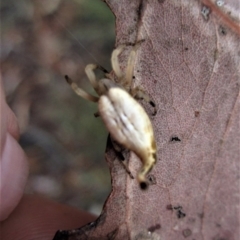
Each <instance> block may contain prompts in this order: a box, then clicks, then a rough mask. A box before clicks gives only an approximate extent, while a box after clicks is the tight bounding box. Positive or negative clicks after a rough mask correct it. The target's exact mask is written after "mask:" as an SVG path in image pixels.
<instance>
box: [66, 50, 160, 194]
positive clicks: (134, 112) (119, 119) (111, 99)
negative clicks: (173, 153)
mask: <svg viewBox="0 0 240 240" xmlns="http://www.w3.org/2000/svg"><path fill="white" fill-rule="evenodd" d="M123 48H124V46H120V47H118V48H117V49H115V50H114V51H113V53H112V58H111V63H112V68H113V71H114V74H115V77H114V76H113V75H112V74H110V73H108V72H107V71H106V70H105V69H104V68H103V67H101V66H99V65H95V64H88V65H87V66H86V68H85V72H86V74H87V76H88V78H89V81H90V83H91V85H92V86H93V88H94V90H95V91H96V93H97V94H98V97H96V96H93V95H91V94H89V93H87V92H85V91H84V90H82V89H81V88H79V87H78V86H77V84H76V83H74V82H73V81H72V80H71V79H70V78H69V77H67V76H66V80H67V82H68V83H69V84H70V85H71V87H72V89H73V90H74V91H75V92H76V93H77V94H78V95H79V96H81V97H82V98H84V99H87V100H89V101H93V102H98V110H99V114H100V116H101V117H102V119H103V121H104V123H105V125H106V127H107V129H108V130H109V132H110V135H111V137H112V138H113V139H114V140H115V141H117V142H118V143H119V144H121V145H123V146H124V147H125V148H127V149H129V150H131V151H133V152H134V153H135V154H136V155H137V156H138V157H139V158H140V159H141V161H142V163H143V166H142V169H141V170H140V171H139V173H138V181H139V183H140V186H141V188H142V189H145V188H146V187H147V186H148V183H147V179H146V176H147V174H148V173H149V172H150V171H151V169H152V167H153V166H154V164H155V162H156V159H157V158H156V143H155V139H154V134H153V128H152V124H151V121H150V119H149V117H148V115H147V113H146V112H145V110H144V109H143V107H142V106H141V105H140V104H139V103H138V102H137V101H136V100H135V99H144V100H146V101H147V102H149V103H150V104H151V105H152V106H153V107H154V114H155V113H156V110H155V104H154V103H153V101H151V100H150V98H149V97H148V95H146V94H145V93H144V92H143V91H142V90H141V89H140V88H138V87H135V88H132V79H133V71H134V63H135V56H136V48H137V47H136V46H135V47H134V48H133V50H132V51H131V52H130V55H129V58H128V64H127V67H126V73H124V72H123V71H122V70H121V68H120V65H119V61H118V56H119V54H120V53H121V52H122V51H123ZM97 68H98V69H100V70H102V71H103V72H104V73H105V78H103V79H100V80H98V81H97V79H96V75H95V73H94V70H95V69H97Z"/></svg>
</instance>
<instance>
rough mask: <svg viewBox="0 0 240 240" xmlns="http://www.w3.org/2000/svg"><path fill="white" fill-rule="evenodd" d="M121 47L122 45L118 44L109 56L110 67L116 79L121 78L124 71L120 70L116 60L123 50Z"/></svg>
mask: <svg viewBox="0 0 240 240" xmlns="http://www.w3.org/2000/svg"><path fill="white" fill-rule="evenodd" d="M123 48H124V46H123V45H120V46H118V47H117V48H116V49H115V50H113V52H112V57H111V63H112V68H113V71H114V73H115V74H116V76H117V78H118V79H122V78H123V77H124V73H123V72H122V70H121V68H120V65H119V61H118V56H119V54H120V53H121V52H122V51H123Z"/></svg>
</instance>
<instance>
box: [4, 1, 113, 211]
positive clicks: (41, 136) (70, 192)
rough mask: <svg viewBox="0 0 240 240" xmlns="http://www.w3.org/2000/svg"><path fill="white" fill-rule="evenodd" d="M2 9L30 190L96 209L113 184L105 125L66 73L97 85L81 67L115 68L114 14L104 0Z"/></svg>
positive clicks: (7, 76)
mask: <svg viewBox="0 0 240 240" xmlns="http://www.w3.org/2000/svg"><path fill="white" fill-rule="evenodd" d="M0 10H1V70H2V76H3V84H4V88H5V91H6V96H7V101H8V103H9V105H10V106H11V108H12V109H13V111H14V112H15V114H16V115H17V118H18V120H19V126H20V131H21V139H20V143H21V145H22V147H23V148H24V150H25V152H26V154H27V155H28V158H29V164H30V176H29V181H28V184H27V188H26V192H28V193H37V194H41V195H44V196H47V197H49V198H52V199H55V200H57V201H59V202H62V203H67V204H69V205H72V206H76V207H79V208H83V209H85V210H88V211H91V212H93V213H96V214H99V213H100V211H101V209H102V205H103V203H104V201H105V199H106V197H107V196H108V194H109V193H110V190H111V187H110V176H109V169H108V167H107V164H106V162H105V160H104V151H105V146H106V139H107V132H106V129H105V127H104V125H103V124H102V121H101V119H100V118H95V117H94V115H93V114H94V112H96V111H97V105H96V104H94V103H91V102H87V101H86V100H84V99H81V98H79V97H78V96H77V95H76V94H75V93H74V92H73V91H72V90H71V88H70V87H69V86H68V85H67V83H66V82H65V80H64V75H66V74H67V75H69V76H70V77H71V78H72V79H73V80H74V81H76V82H77V83H78V84H79V86H81V87H82V88H84V89H86V90H87V91H89V92H92V93H93V91H92V88H91V86H90V84H89V82H88V80H87V77H86V75H85V73H84V68H85V66H86V65H87V64H88V63H98V64H100V65H102V66H103V67H105V68H106V69H108V70H110V68H111V66H110V56H111V52H112V50H113V48H114V41H115V39H114V35H115V33H114V16H113V14H112V13H111V11H110V9H109V8H108V7H107V5H106V4H105V3H104V2H103V1H101V0H75V1H73V0H68V1H62V0H51V1H49V0H19V1H14V0H2V1H1V9H0Z"/></svg>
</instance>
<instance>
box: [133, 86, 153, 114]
mask: <svg viewBox="0 0 240 240" xmlns="http://www.w3.org/2000/svg"><path fill="white" fill-rule="evenodd" d="M131 95H132V96H133V97H134V98H135V99H138V100H142V99H143V100H144V101H146V102H148V103H149V104H150V105H151V106H152V107H153V114H152V115H153V116H155V115H156V113H157V108H156V104H155V102H154V101H153V100H152V99H151V98H150V97H149V95H148V94H146V93H145V92H144V91H143V90H141V89H139V88H134V89H132V90H131Z"/></svg>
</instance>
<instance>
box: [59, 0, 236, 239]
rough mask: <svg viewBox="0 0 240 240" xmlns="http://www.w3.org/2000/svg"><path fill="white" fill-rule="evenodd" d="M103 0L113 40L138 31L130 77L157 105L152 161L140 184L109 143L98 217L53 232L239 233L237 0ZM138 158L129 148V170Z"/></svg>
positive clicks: (105, 235)
mask: <svg viewBox="0 0 240 240" xmlns="http://www.w3.org/2000/svg"><path fill="white" fill-rule="evenodd" d="M106 2H107V4H108V5H109V6H110V8H111V9H112V11H113V13H114V14H115V16H116V34H117V38H116V39H117V44H116V45H120V44H126V43H131V44H134V43H135V42H137V41H140V40H142V39H145V42H143V43H142V44H141V47H140V48H139V49H138V56H137V61H136V65H135V84H136V85H141V86H142V87H143V88H144V89H146V91H147V92H148V93H149V94H150V95H151V96H152V97H153V98H154V100H155V102H156V105H157V108H158V113H157V115H156V116H152V117H151V120H152V123H153V126H154V131H155V136H156V140H157V146H158V162H157V164H156V166H155V167H154V168H153V170H152V172H151V174H150V178H151V179H150V180H151V181H152V185H151V186H149V188H148V190H146V191H142V190H141V189H140V188H139V185H138V183H137V181H136V179H134V180H132V179H131V178H130V177H129V176H128V175H127V173H126V172H125V170H124V169H123V167H122V165H121V164H120V163H119V161H118V160H117V159H116V156H115V155H114V152H113V151H112V150H111V149H109V148H108V149H107V152H106V159H107V162H108V164H109V167H110V170H111V175H112V187H113V190H112V193H111V194H110V196H109V198H108V199H107V201H106V203H105V206H104V209H103V212H102V214H101V216H100V217H99V218H98V220H97V221H96V222H94V223H90V224H88V225H87V226H85V227H83V228H81V229H78V230H77V231H69V232H62V235H61V234H60V233H59V237H58V238H57V237H56V238H55V239H72V240H77V239H136V240H137V239H151V240H157V239H158V240H176V239H177V240H181V239H191V240H193V239H195V240H201V239H206V240H220V239H221V240H237V239H239V237H240V221H239V202H240V189H239V188H240V182H239V179H240V164H239V158H240V153H239V143H240V137H239V112H240V99H239V79H240V72H239V69H240V46H239V45H240V44H239V42H240V38H239V34H240V27H239V19H237V13H238V16H239V11H240V9H239V2H238V0H232V1H228V2H227V1H226V3H225V2H224V1H220V0H219V1H215V2H211V1H207V0H205V1H204V3H202V2H200V1H188V0H182V1H177V0H175V1H174V0H168V1H164V0H158V1H157V0H142V1H140V0H135V1H129V0H121V1H120V0H108V1H106ZM237 21H238V22H237ZM125 65H126V63H124V61H123V66H125ZM145 107H146V108H147V112H148V113H149V114H150V111H151V109H150V107H149V109H148V106H147V105H145ZM139 117H140V116H139ZM140 166H141V163H140V161H139V160H138V159H137V158H136V156H135V155H134V154H131V158H130V161H129V168H130V169H131V171H132V174H133V175H134V176H136V173H137V171H138V170H139V168H140ZM60 236H61V237H60ZM64 236H65V238H64ZM67 236H68V238H67Z"/></svg>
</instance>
